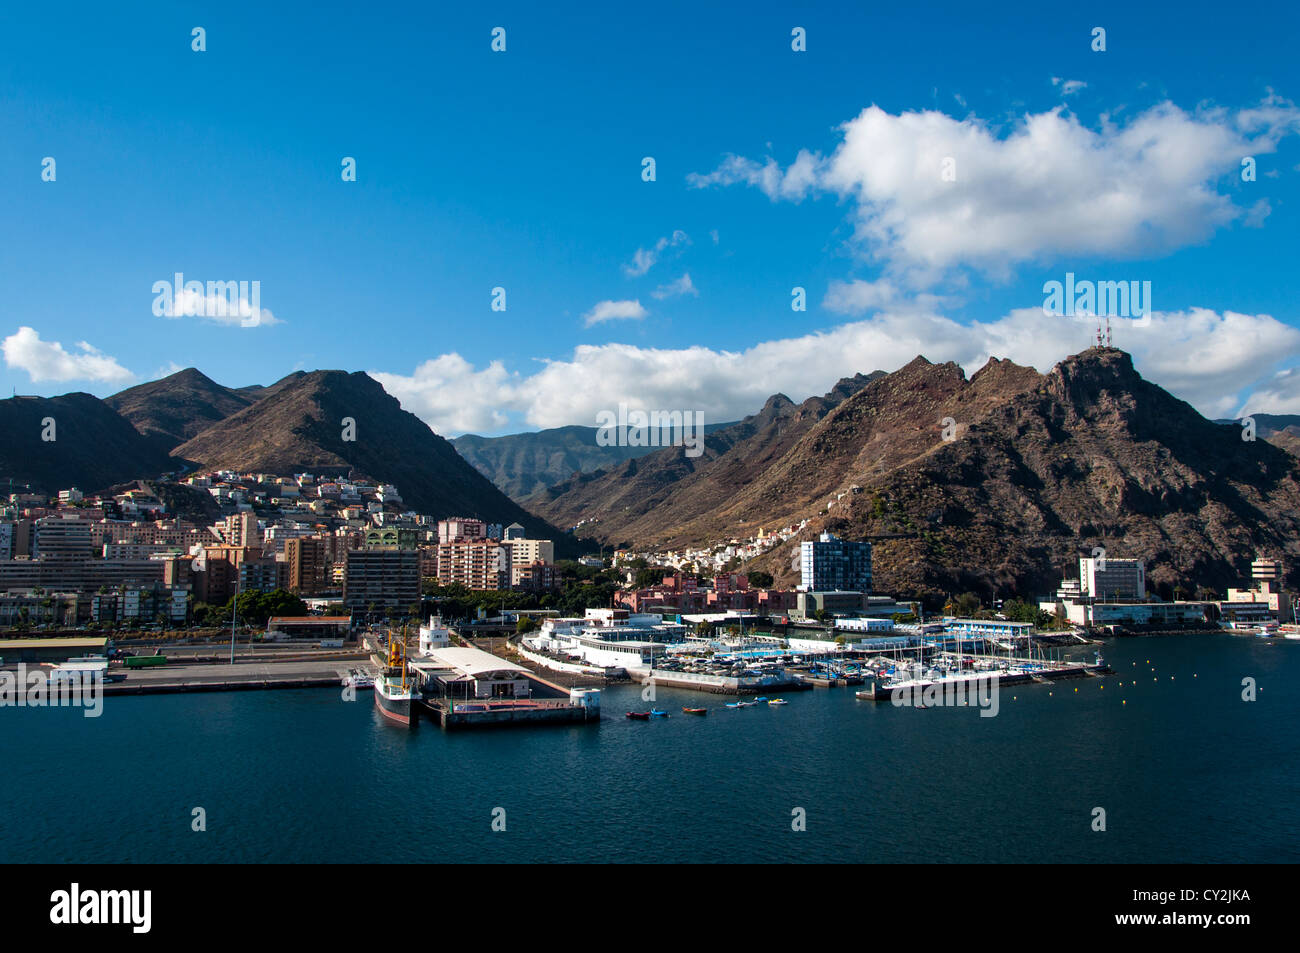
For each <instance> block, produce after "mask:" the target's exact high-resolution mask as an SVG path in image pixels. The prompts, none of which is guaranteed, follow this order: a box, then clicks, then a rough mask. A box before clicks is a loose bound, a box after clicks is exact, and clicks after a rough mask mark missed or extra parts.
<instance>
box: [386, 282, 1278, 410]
mask: <svg viewBox="0 0 1300 953" xmlns="http://www.w3.org/2000/svg"><path fill="white" fill-rule="evenodd" d="M1113 328H1114V334H1115V340H1116V344H1117V345H1119V346H1122V347H1124V349H1125V350H1128V351H1129V352H1130V353H1132V354H1133V357H1134V362H1135V364H1136V366H1137V368H1138V370H1139V372H1140V373H1142V374H1143V376H1144V377H1146V378H1147V379H1148V380H1151V381H1154V382H1155V383H1157V384H1160V385H1161V386H1163V387H1165V388H1167V389H1169V390H1170V391H1171V392H1173V393H1174V394H1175V395H1176V396H1178V397H1181V398H1183V399H1184V400H1187V401H1188V402H1189V403H1191V404H1192V405H1193V406H1195V407H1196V408H1197V409H1198V410H1200V411H1201V412H1202V413H1203V414H1205V415H1206V416H1208V417H1212V418H1213V417H1222V416H1228V415H1230V414H1231V413H1232V411H1233V410H1234V408H1235V407H1237V406H1239V405H1240V403H1241V398H1240V396H1239V395H1240V393H1241V392H1242V391H1245V390H1248V389H1249V387H1250V385H1251V384H1252V383H1253V382H1254V381H1257V380H1260V379H1261V378H1267V377H1268V375H1270V374H1272V373H1273V371H1274V370H1275V369H1276V368H1278V367H1279V366H1280V365H1281V364H1283V363H1284V362H1286V361H1287V360H1288V359H1291V358H1294V357H1296V356H1300V330H1297V329H1295V328H1292V327H1289V326H1288V325H1285V324H1282V323H1281V322H1279V321H1276V320H1275V319H1273V318H1272V317H1270V316H1268V315H1246V314H1237V313H1235V312H1224V313H1217V312H1214V311H1210V310H1208V309H1205V308H1192V309H1189V310H1187V311H1182V312H1176V313H1161V312H1157V313H1155V314H1153V315H1151V320H1150V324H1149V325H1147V326H1145V327H1143V326H1136V325H1134V324H1133V323H1131V322H1128V321H1124V320H1116V321H1115V323H1114V325H1113ZM1094 333H1095V330H1094V325H1093V324H1092V323H1091V322H1090V321H1087V320H1076V319H1069V318H1062V317H1049V316H1047V315H1045V314H1044V313H1043V309H1042V307H1041V306H1039V307H1031V308H1022V309H1018V310H1015V311H1012V312H1011V313H1009V314H1007V315H1004V316H1003V317H1000V318H997V319H995V320H991V321H985V322H974V323H972V324H961V323H959V322H956V321H953V320H951V319H949V318H946V317H944V316H942V315H940V314H936V313H934V312H933V311H929V310H926V309H922V308H917V307H914V306H903V307H899V308H895V309H893V310H888V311H885V312H883V313H880V314H877V315H875V316H874V317H872V318H871V319H869V320H862V321H854V322H850V323H847V324H843V325H840V326H838V327H835V328H832V329H830V330H827V331H819V332H816V333H812V334H806V335H802V336H799V337H793V338H785V339H780V340H773V341H766V342H762V343H759V344H755V345H754V346H752V347H749V348H746V349H744V350H737V351H720V350H714V349H711V348H706V347H688V348H678V349H671V348H646V347H638V346H634V345H628V344H603V345H584V346H582V347H579V348H577V349H575V351H574V352H573V355H572V357H571V358H569V359H568V360H561V361H548V362H547V363H546V365H545V366H544V367H543V368H542V369H541V370H540V371H537V372H536V373H534V374H532V375H531V376H528V377H522V376H518V375H512V374H507V373H506V371H505V370H504V368H502V367H501V365H500V364H498V363H493V364H491V365H489V367H488V368H487V369H485V370H483V371H475V370H474V369H473V368H472V367H471V366H470V365H468V364H467V363H466V362H464V361H463V360H462V359H461V358H460V357H459V356H457V355H448V356H445V357H443V358H438V359H437V360H435V361H429V362H426V363H425V364H423V365H421V366H420V367H419V368H417V370H416V372H415V374H414V375H413V376H411V377H403V376H401V375H396V374H374V375H373V376H375V377H376V378H377V379H378V380H379V381H380V382H381V383H383V385H384V387H385V388H387V389H388V390H389V392H390V393H392V394H393V395H394V396H396V397H397V398H398V399H399V400H401V401H402V403H403V405H404V406H406V408H407V409H408V410H411V411H412V412H413V413H416V414H418V415H419V416H421V417H423V418H424V419H425V420H426V421H428V422H429V423H430V425H431V426H433V427H434V429H435V430H438V431H439V432H444V433H445V432H456V431H459V430H479V431H483V430H489V429H491V428H492V427H494V426H495V428H496V429H498V430H499V429H501V428H503V427H505V426H506V420H507V418H510V420H511V425H512V426H513V427H514V428H515V429H521V428H520V427H519V426H518V423H517V422H518V421H519V420H520V419H522V420H523V421H524V422H525V423H526V425H527V426H530V427H538V428H544V427H558V426H563V425H566V424H585V425H588V426H594V425H595V420H596V413H597V412H598V411H601V410H608V409H612V408H617V407H618V405H619V403H621V402H623V403H627V404H628V405H629V406H639V407H642V408H644V409H661V410H674V409H678V410H700V411H702V412H703V413H704V414H705V418H706V420H708V421H712V422H719V421H726V420H736V419H739V418H740V417H743V416H745V415H746V414H751V413H754V412H755V411H757V410H758V409H759V407H761V406H762V404H763V401H764V400H766V399H767V398H768V397H769V396H771V395H772V394H773V393H776V392H778V391H780V392H782V393H785V394H786V395H788V396H789V397H791V398H792V399H794V400H802V399H804V398H806V397H809V396H811V395H813V394H821V393H825V391H827V390H828V389H829V388H830V387H831V386H832V385H833V384H834V383H835V381H836V380H838V379H839V378H841V377H847V376H852V375H853V374H856V373H859V372H863V373H865V372H869V371H872V370H876V369H881V370H894V369H896V368H898V367H901V366H902V365H904V364H906V363H907V362H908V361H910V360H911V359H912V358H914V357H915V356H916V355H918V354H923V355H925V357H927V358H928V359H929V360H931V361H934V362H936V363H938V362H943V361H955V362H957V363H958V364H960V365H961V366H962V367H963V368H965V369H966V371H967V373H973V372H974V371H976V370H978V369H979V368H980V367H982V366H983V365H984V364H985V363H986V362H987V360H988V359H989V357H990V356H995V357H1004V358H1011V359H1012V360H1014V361H1016V362H1017V363H1020V364H1028V365H1031V366H1033V367H1036V368H1037V369H1038V370H1040V371H1047V370H1049V369H1050V368H1051V367H1052V366H1053V365H1054V364H1056V363H1057V362H1058V361H1060V360H1061V359H1062V358H1065V357H1067V356H1069V355H1071V354H1074V353H1077V352H1079V351H1081V350H1083V349H1085V348H1087V347H1089V346H1090V345H1091V344H1092V341H1093V335H1094ZM447 361H451V362H453V365H454V368H455V373H454V374H448V373H439V372H438V371H439V368H440V367H442V366H443V362H447ZM1296 389H1297V390H1300V387H1297V388H1296ZM467 421H472V423H469V424H467V423H466V422H467Z"/></svg>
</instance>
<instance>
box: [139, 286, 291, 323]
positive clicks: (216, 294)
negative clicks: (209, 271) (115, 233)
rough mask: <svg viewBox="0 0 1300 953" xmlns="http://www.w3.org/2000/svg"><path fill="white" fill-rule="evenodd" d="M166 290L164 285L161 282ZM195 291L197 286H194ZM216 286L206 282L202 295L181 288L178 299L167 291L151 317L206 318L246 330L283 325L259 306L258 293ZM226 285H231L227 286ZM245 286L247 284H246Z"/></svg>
mask: <svg viewBox="0 0 1300 953" xmlns="http://www.w3.org/2000/svg"><path fill="white" fill-rule="evenodd" d="M159 284H160V286H163V287H165V283H162V282H160V283H159ZM194 284H195V286H196V287H197V285H198V282H195V283H194ZM216 284H217V283H216V282H211V281H210V282H208V285H207V288H206V289H205V290H204V291H203V292H199V291H196V290H194V289H193V288H183V289H182V290H181V293H180V294H179V295H173V294H171V292H170V289H169V291H168V294H167V296H166V298H165V299H164V298H163V296H161V295H160V296H159V299H156V301H155V305H154V313H155V314H157V315H158V316H159V317H165V318H189V317H199V318H205V319H207V320H209V321H213V322H216V323H217V324H226V325H236V326H239V327H245V328H254V327H270V326H271V325H273V324H282V323H283V322H282V321H281V320H280V319H279V318H277V317H276V316H275V315H274V314H272V313H271V312H270V310H269V309H268V308H263V307H262V306H261V301H260V298H261V294H260V289H259V291H258V292H257V293H254V294H249V293H246V292H248V290H249V289H247V288H238V287H236V288H228V289H225V290H224V291H223V289H220V288H216V287H214V286H215V285H216ZM227 284H234V282H229V283H227ZM244 284H248V283H247V282H245V283H244Z"/></svg>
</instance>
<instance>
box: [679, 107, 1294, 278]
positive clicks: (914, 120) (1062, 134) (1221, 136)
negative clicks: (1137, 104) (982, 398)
mask: <svg viewBox="0 0 1300 953" xmlns="http://www.w3.org/2000/svg"><path fill="white" fill-rule="evenodd" d="M1298 129H1300V110H1297V109H1296V107H1295V106H1294V105H1292V104H1291V103H1289V102H1286V101H1284V100H1281V99H1278V98H1276V97H1273V96H1270V97H1269V98H1267V99H1265V100H1264V101H1263V102H1262V103H1261V104H1260V105H1259V106H1257V107H1255V108H1252V109H1245V110H1239V111H1237V112H1231V111H1228V110H1225V109H1209V108H1206V109H1201V110H1198V111H1196V112H1195V113H1188V112H1185V111H1183V110H1181V109H1179V108H1178V107H1176V106H1174V105H1173V104H1171V103H1162V104H1160V105H1158V106H1154V107H1152V108H1150V109H1148V110H1146V111H1145V112H1143V113H1141V114H1140V115H1137V116H1135V117H1134V118H1133V119H1132V120H1131V121H1129V122H1128V123H1127V124H1126V125H1122V126H1121V125H1117V124H1116V123H1114V122H1112V121H1111V120H1110V119H1109V118H1107V117H1103V119H1102V122H1101V125H1100V128H1099V129H1091V128H1088V127H1085V126H1084V125H1082V124H1081V123H1080V122H1079V120H1078V119H1077V118H1076V117H1074V116H1073V115H1071V114H1070V113H1068V112H1066V111H1065V109H1064V107H1058V108H1056V109H1053V110H1050V111H1048V112H1043V113H1037V114H1030V115H1027V116H1025V117H1024V119H1023V120H1022V121H1020V122H1019V123H1017V124H1016V125H1015V126H1014V128H1012V129H1011V130H1009V131H1008V132H1006V133H1005V134H999V133H998V131H997V130H995V129H993V128H992V127H991V126H990V125H989V124H987V123H985V122H983V121H981V120H979V119H978V118H976V117H970V118H967V119H960V120H959V119H953V118H951V117H949V116H947V115H945V114H944V113H941V112H937V111H924V112H904V113H901V114H899V115H892V114H890V113H887V112H885V111H884V110H883V109H880V108H879V107H877V106H871V107H868V108H867V109H864V110H863V111H862V112H861V113H860V114H859V115H858V116H857V117H855V118H854V119H851V120H849V121H848V122H846V123H845V124H844V125H843V126H842V127H841V132H842V135H843V141H842V142H841V143H840V144H839V146H838V147H837V148H836V150H835V152H834V153H833V154H832V155H831V156H830V157H829V158H821V157H820V156H818V155H817V154H816V153H812V152H809V151H808V150H806V149H801V150H800V151H799V153H798V156H797V158H796V159H795V161H794V163H793V164H791V165H790V166H789V167H788V168H786V169H784V170H782V169H781V167H780V166H779V165H778V164H777V162H776V160H774V159H772V158H771V157H768V158H767V159H766V160H765V161H764V162H761V163H760V162H758V161H755V160H753V159H748V158H744V157H741V156H735V155H729V156H727V157H726V158H725V159H724V160H723V162H722V164H721V165H720V166H719V167H718V168H717V169H716V170H715V171H713V172H711V173H709V174H707V175H699V174H691V175H690V176H688V177H687V178H688V181H689V182H690V184H692V185H693V186H696V187H701V188H702V187H706V186H711V185H732V184H745V185H749V186H752V187H754V188H757V189H759V190H760V191H762V192H763V193H764V194H765V195H767V196H768V197H769V198H770V199H772V200H774V201H775V200H778V199H787V200H792V201H799V200H801V199H802V198H804V197H805V196H806V195H809V194H812V193H814V192H832V193H836V194H838V195H840V196H841V197H844V198H848V199H850V200H851V201H852V209H853V212H852V219H853V224H854V242H855V244H856V246H857V247H858V250H859V251H860V252H861V253H862V254H863V255H864V256H869V257H872V258H876V259H881V260H883V261H884V263H885V265H886V266H887V269H888V270H889V271H890V272H891V273H892V274H896V275H898V276H899V277H900V278H905V279H906V280H907V282H908V283H910V284H912V285H914V286H924V285H928V284H932V283H934V282H936V281H939V280H941V279H943V278H945V277H947V278H951V277H952V273H953V272H954V271H956V270H959V269H974V270H977V271H981V272H984V273H987V274H991V275H995V276H1005V275H1006V274H1007V273H1008V272H1009V270H1010V269H1011V268H1012V267H1013V266H1015V265H1017V264H1021V263H1024V262H1028V261H1044V260H1053V259H1060V258H1061V257H1062V256H1067V261H1068V256H1077V257H1084V256H1087V257H1093V256H1101V257H1119V258H1126V257H1132V256H1138V255H1144V254H1154V253H1160V252H1165V251H1169V250H1172V249H1175V248H1178V247H1181V246H1184V245H1187V244H1191V243H1194V242H1199V241H1201V240H1203V239H1205V238H1206V237H1208V236H1209V235H1211V234H1212V233H1213V232H1214V231H1215V230H1216V229H1218V228H1221V227H1224V226H1226V225H1228V224H1231V223H1233V222H1235V221H1237V220H1239V219H1242V218H1243V217H1245V216H1246V214H1247V213H1246V212H1245V211H1244V210H1243V209H1242V208H1240V207H1239V206H1237V205H1236V204H1234V202H1233V201H1232V198H1231V197H1230V195H1229V194H1226V193H1222V192H1220V191H1218V188H1217V186H1218V184H1219V183H1220V182H1221V181H1223V180H1225V179H1226V178H1227V177H1229V176H1231V175H1232V174H1235V173H1236V171H1237V170H1238V169H1239V164H1240V161H1241V157H1242V156H1243V155H1258V154H1261V153H1269V152H1272V151H1274V150H1275V148H1276V146H1277V143H1278V141H1279V140H1280V139H1282V138H1283V137H1284V136H1286V135H1289V134H1291V133H1293V132H1296V131H1297V130H1298ZM948 159H951V160H953V162H954V164H955V173H956V174H955V180H953V181H947V180H945V177H944V176H943V174H942V173H943V170H944V164H945V160H948ZM1259 217H1260V212H1259V211H1256V212H1255V213H1253V215H1252V216H1251V218H1252V220H1254V221H1258V219H1259Z"/></svg>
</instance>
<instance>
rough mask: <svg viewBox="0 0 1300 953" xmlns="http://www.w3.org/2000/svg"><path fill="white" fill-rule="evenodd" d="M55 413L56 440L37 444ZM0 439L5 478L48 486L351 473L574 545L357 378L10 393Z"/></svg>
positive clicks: (432, 503) (566, 547) (195, 376)
mask: <svg viewBox="0 0 1300 953" xmlns="http://www.w3.org/2000/svg"><path fill="white" fill-rule="evenodd" d="M50 417H52V418H54V419H55V421H56V423H57V428H58V429H57V439H56V440H54V441H42V440H41V421H42V420H44V419H46V418H50ZM0 433H3V434H5V435H6V437H7V439H6V441H5V445H4V446H3V447H0V477H2V478H7V479H9V480H11V481H13V482H16V483H31V484H32V485H34V486H36V487H39V488H41V489H44V490H47V491H52V490H55V489H61V488H66V487H69V486H78V487H80V488H81V489H83V490H86V491H88V492H94V491H98V490H102V489H105V488H107V487H110V486H112V485H114V484H120V483H123V482H127V481H130V480H134V479H137V478H148V477H154V476H157V475H158V474H161V473H165V472H183V471H186V470H193V469H203V470H218V469H228V470H236V471H240V472H266V473H276V474H290V473H296V472H303V471H307V472H313V473H319V474H329V475H348V474H350V475H352V476H353V477H369V478H371V479H375V480H379V481H383V482H386V483H393V484H395V485H396V486H397V487H398V489H399V490H400V491H401V493H402V498H403V500H404V502H405V503H407V504H408V505H409V506H411V507H413V508H414V509H417V510H419V511H421V512H424V513H428V514H430V515H432V516H435V517H448V516H476V517H480V518H484V519H490V520H492V521H493V522H501V523H511V522H519V523H521V524H523V526H524V527H525V529H526V530H527V531H528V532H529V534H530V535H533V536H541V537H544V538H552V539H555V540H556V548H557V551H560V552H564V553H566V554H568V553H569V552H570V550H572V549H573V547H574V546H575V543H574V542H573V540H572V539H571V537H566V536H565V535H564V534H563V533H561V532H560V531H559V530H557V529H556V528H555V527H553V526H551V525H549V524H548V523H546V522H545V521H544V520H541V519H538V518H537V517H536V516H534V515H533V514H532V513H529V512H528V511H527V510H525V509H524V508H523V507H521V506H519V504H517V503H515V502H514V501H513V500H511V499H510V498H509V497H507V496H506V495H505V494H504V493H502V492H501V491H500V490H499V489H497V487H495V486H494V485H493V484H492V482H491V481H490V480H488V479H487V478H486V477H484V476H483V475H482V474H480V473H479V472H478V471H477V470H475V469H474V468H473V467H472V466H470V465H469V464H468V463H466V462H465V460H464V459H463V458H462V457H461V456H460V454H458V453H457V452H456V450H455V448H454V447H452V445H451V444H450V443H449V442H448V441H446V440H444V439H443V438H442V437H440V436H438V435H437V434H435V433H434V432H433V431H432V430H430V429H429V427H428V426H427V425H426V424H425V423H424V422H423V421H421V420H420V419H419V418H418V417H416V416H415V415H414V414H410V413H407V412H406V411H404V410H402V409H401V405H400V404H399V403H398V402H397V400H396V399H395V398H393V397H392V396H390V395H389V394H388V393H387V392H386V391H385V390H384V389H383V387H382V386H381V385H380V384H379V383H378V382H377V381H375V380H374V379H372V378H371V377H369V376H367V375H366V374H363V373H360V372H357V373H347V372H345V371H332V370H325V371H312V372H310V373H308V372H295V373H293V374H290V375H289V376H287V377H285V378H283V379H282V380H280V381H278V382H276V383H275V384H273V385H271V386H270V387H265V388H262V387H256V388H242V389H238V390H236V389H233V388H228V387H224V386H222V385H220V384H218V383H216V382H215V381H213V380H211V379H210V378H208V377H207V376H205V375H204V374H202V373H201V372H199V371H198V370H196V369H194V368H187V369H185V370H183V371H179V372H177V373H175V374H172V375H170V376H168V377H166V378H163V379H162V380H159V381H152V382H150V383H147V384H141V385H139V386H137V387H132V388H129V389H127V390H125V391H122V392H121V393H118V394H115V395H113V396H112V397H109V398H108V399H106V400H99V399H98V398H95V397H93V396H91V395H89V394H68V395H64V396H62V397H53V398H39V397H15V398H10V399H9V400H4V401H0Z"/></svg>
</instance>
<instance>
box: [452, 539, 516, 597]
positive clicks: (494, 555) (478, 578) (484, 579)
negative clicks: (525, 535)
mask: <svg viewBox="0 0 1300 953" xmlns="http://www.w3.org/2000/svg"><path fill="white" fill-rule="evenodd" d="M509 580H510V550H508V549H507V548H506V547H505V546H502V545H501V544H500V543H498V542H497V541H496V540H492V539H465V540H459V541H456V542H447V543H439V544H438V581H439V582H440V583H442V584H443V585H444V586H446V585H451V584H453V583H460V584H461V585H463V586H468V587H469V588H470V589H502V588H504V587H505V586H506V585H507V584H508V582H509Z"/></svg>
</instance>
